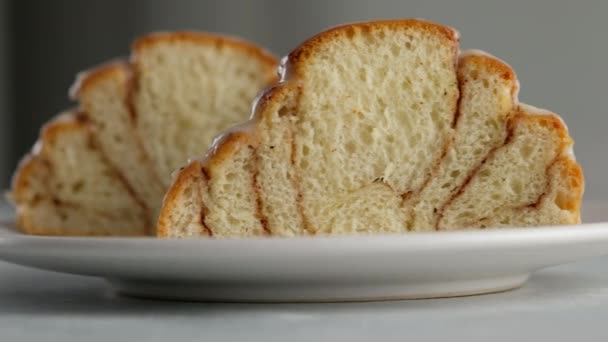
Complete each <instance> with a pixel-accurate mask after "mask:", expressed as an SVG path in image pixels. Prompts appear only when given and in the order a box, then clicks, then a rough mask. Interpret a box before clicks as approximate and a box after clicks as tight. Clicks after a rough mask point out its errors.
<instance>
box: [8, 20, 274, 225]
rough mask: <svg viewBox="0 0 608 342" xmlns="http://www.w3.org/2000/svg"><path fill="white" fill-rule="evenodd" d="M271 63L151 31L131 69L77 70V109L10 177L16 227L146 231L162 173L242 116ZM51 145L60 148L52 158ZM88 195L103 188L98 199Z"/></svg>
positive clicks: (262, 56) (241, 47) (228, 44)
mask: <svg viewBox="0 0 608 342" xmlns="http://www.w3.org/2000/svg"><path fill="white" fill-rule="evenodd" d="M277 63H278V62H277V60H276V59H275V58H274V57H273V56H271V55H270V54H268V53H267V52H265V51H264V50H262V49H261V48H259V47H257V46H255V45H253V44H250V43H247V42H244V41H240V40H237V39H233V38H228V37H224V36H217V35H209V34H202V33H193V32H176V33H158V34H151V35H148V36H145V37H143V38H140V39H139V40H137V41H136V42H135V44H134V45H133V53H132V58H131V61H130V63H128V62H124V61H115V62H111V63H107V64H105V65H103V66H100V67H98V68H95V69H93V70H91V71H88V72H84V73H82V74H80V75H79V76H78V77H77V80H76V82H75V83H74V85H73V87H72V89H71V91H70V93H71V96H72V98H73V99H75V100H76V101H78V104H79V105H78V108H77V109H76V110H75V112H77V113H72V114H69V115H66V116H62V119H60V120H55V121H53V122H52V123H51V124H49V125H48V127H47V128H46V129H44V130H43V132H42V133H41V141H42V144H41V146H47V145H48V148H42V149H38V150H36V149H35V150H34V151H33V153H32V154H31V155H30V156H27V157H26V158H25V161H24V162H22V164H21V166H20V167H19V168H18V170H17V172H16V174H15V177H14V182H13V189H12V193H11V197H12V199H13V201H14V202H15V204H16V207H17V213H18V222H19V225H20V227H21V228H22V229H23V230H24V231H25V232H28V233H32V234H45V235H46V234H53V235H142V234H150V235H155V222H156V219H157V215H158V210H159V208H160V204H161V203H162V197H163V195H164V193H165V190H166V189H167V187H168V186H169V183H170V179H171V177H170V174H171V170H174V169H176V168H178V167H179V166H181V165H183V163H184V162H185V161H186V160H187V159H188V157H189V156H192V155H194V154H197V153H200V146H204V145H207V144H209V143H210V142H211V139H212V137H213V136H214V135H215V134H216V132H217V131H218V130H221V129H223V128H226V127H228V126H230V125H232V124H234V123H236V122H238V121H242V120H244V119H246V118H247V117H248V115H249V112H250V103H251V101H252V100H253V98H254V97H255V95H256V94H257V93H258V92H259V91H260V90H261V89H263V88H264V87H265V86H266V85H268V84H270V83H272V82H274V81H276V71H275V70H276V65H277ZM66 118H67V119H66ZM85 140H86V141H87V142H88V143H87V144H84V143H83V141H85ZM51 141H57V142H61V144H60V146H61V149H62V152H61V153H54V152H53V151H55V147H54V146H55V145H54V144H53V143H51ZM66 158H71V159H69V161H68V160H67V159H66ZM44 165H46V166H48V167H46V168H47V169H48V170H42V169H43V166H44ZM100 174H103V175H104V176H105V177H106V178H108V179H106V180H102V179H101V178H100ZM110 181H111V182H110ZM109 183H113V184H114V185H112V186H110V185H109ZM52 184H57V185H56V186H50V185H52ZM41 185H44V187H43V186H41ZM58 187H59V188H60V189H59V188H58ZM98 188H99V189H98ZM96 189H98V190H101V189H107V191H108V196H107V198H105V197H104V196H100V194H99V193H97V192H96V191H97V190H96ZM110 193H111V195H110ZM119 193H120V195H118V194H119ZM39 198H44V199H49V201H48V203H46V202H44V203H42V202H39V201H38V199H39ZM42 204H43V206H41V205H42ZM66 208H73V210H72V209H70V210H68V209H66ZM123 212H124V215H123ZM142 212H143V214H142ZM96 213H100V215H96ZM102 216H103V219H102V218H101V217H102ZM104 220H105V221H104Z"/></svg>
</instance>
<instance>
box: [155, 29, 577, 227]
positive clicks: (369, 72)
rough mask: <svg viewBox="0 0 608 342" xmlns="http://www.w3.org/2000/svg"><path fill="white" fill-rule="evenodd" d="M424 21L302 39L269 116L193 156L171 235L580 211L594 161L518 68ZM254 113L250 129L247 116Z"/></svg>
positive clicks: (175, 204) (171, 207)
mask: <svg viewBox="0 0 608 342" xmlns="http://www.w3.org/2000/svg"><path fill="white" fill-rule="evenodd" d="M458 39H459V37H458V33H457V32H456V31H455V30H453V29H451V28H448V27H445V26H442V25H438V24H433V23H430V22H425V21H420V20H393V21H378V22H369V23H360V24H352V25H346V26H341V27H337V28H334V29H331V30H329V31H326V32H323V33H321V34H319V35H317V36H315V37H313V38H311V39H309V40H308V41H306V42H305V43H304V44H302V45H301V46H299V47H298V48H297V49H295V50H294V51H293V52H291V53H290V54H289V56H288V58H287V59H286V63H285V65H284V67H283V68H282V81H283V82H281V83H279V84H277V85H276V86H275V87H272V88H270V89H269V90H268V91H267V92H266V93H265V94H264V95H263V96H262V97H261V98H260V100H259V101H258V102H257V104H256V105H255V113H256V116H255V117H254V118H252V120H251V121H250V122H249V123H248V125H247V126H242V127H241V128H240V129H238V130H234V131H232V132H228V133H226V134H225V136H224V137H223V139H220V140H218V141H217V143H216V144H215V145H214V146H212V148H211V149H210V151H209V153H208V155H207V156H206V157H205V158H203V159H202V160H195V161H193V162H191V163H190V164H189V165H187V166H186V167H185V168H183V169H182V170H181V171H180V172H179V173H178V174H177V175H176V177H175V180H174V183H173V185H172V186H171V188H170V189H169V192H168V194H167V195H166V197H165V200H164V205H163V208H162V210H161V214H160V217H159V221H158V234H159V236H161V237H191V236H213V237H235V236H261V235H273V236H298V235H335V234H352V233H385V232H386V233H388V232H406V231H429V230H431V231H432V230H451V229H465V228H483V227H499V226H529V225H545V224H567V223H577V222H579V221H580V216H579V210H580V202H581V198H582V192H583V175H582V171H581V169H580V167H579V165H578V164H577V163H576V162H575V160H574V158H573V155H572V153H571V147H572V139H571V138H570V137H569V135H568V131H567V128H566V126H565V125H564V124H563V122H562V121H561V120H560V119H559V117H558V116H556V115H555V114H551V113H547V112H539V111H538V110H535V109H533V108H532V107H529V106H526V105H523V104H520V103H518V100H517V93H518V82H517V79H516V76H515V73H514V72H513V71H512V69H511V68H510V67H509V66H508V65H506V64H505V63H504V62H502V61H500V60H498V59H497V58H495V57H492V56H490V55H487V54H484V53H480V52H469V53H463V54H460V53H459V50H458ZM244 127H246V128H244Z"/></svg>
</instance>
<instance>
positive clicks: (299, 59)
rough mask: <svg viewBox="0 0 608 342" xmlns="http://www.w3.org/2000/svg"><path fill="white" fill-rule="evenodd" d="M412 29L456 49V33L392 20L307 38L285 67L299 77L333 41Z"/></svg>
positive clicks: (423, 23) (344, 27) (414, 21)
mask: <svg viewBox="0 0 608 342" xmlns="http://www.w3.org/2000/svg"><path fill="white" fill-rule="evenodd" d="M412 28H414V29H422V30H424V31H427V32H429V33H432V34H436V35H438V36H441V37H443V38H444V39H445V41H446V44H449V45H451V46H452V47H453V48H454V49H455V50H456V49H457V48H458V40H459V33H458V31H456V30H454V29H452V28H450V27H447V26H444V25H440V24H436V23H433V22H430V21H425V20H419V19H394V20H378V21H372V22H358V23H352V24H346V25H340V26H336V27H333V28H330V29H328V30H326V31H323V32H321V33H319V34H317V35H315V36H313V37H311V38H309V39H308V40H306V41H305V42H303V43H302V44H301V45H300V46H298V47H297V48H296V49H295V50H293V51H292V52H291V53H290V54H289V55H288V59H287V64H288V65H287V66H286V67H287V68H288V69H289V70H288V72H289V74H290V75H292V74H293V75H301V74H302V73H303V72H305V71H304V69H305V68H306V61H307V60H308V58H309V57H310V56H311V55H313V54H314V53H315V52H316V51H317V50H318V49H319V48H321V47H323V46H324V45H326V44H327V43H329V42H331V41H333V40H335V39H339V38H342V37H352V36H354V35H355V33H357V32H363V33H366V32H373V31H380V30H393V31H399V30H410V29H412ZM289 77H292V76H289ZM294 77H297V76H294Z"/></svg>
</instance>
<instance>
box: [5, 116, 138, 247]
mask: <svg viewBox="0 0 608 342" xmlns="http://www.w3.org/2000/svg"><path fill="white" fill-rule="evenodd" d="M90 128H91V127H90V125H89V123H88V122H87V121H86V119H85V118H84V117H83V116H80V115H78V114H77V113H75V112H73V111H72V112H66V113H63V114H61V115H59V116H58V117H56V118H54V119H53V120H52V121H50V122H49V123H47V124H46V125H45V126H44V127H43V128H42V130H41V133H40V140H39V142H38V143H37V144H36V146H35V148H34V149H33V150H32V152H31V153H30V154H29V155H28V156H26V157H25V158H24V159H23V160H22V162H21V163H20V165H19V168H18V170H17V172H16V174H15V177H14V179H13V191H12V193H11V196H12V200H13V201H15V202H16V203H18V205H17V223H18V225H19V227H20V228H21V229H23V230H24V231H25V232H26V233H29V234H43V235H114V234H115V233H116V232H120V234H121V235H143V234H144V233H145V232H146V229H149V227H150V223H149V222H148V221H147V219H148V218H147V216H146V212H145V210H144V207H143V205H142V204H141V203H138V202H137V200H136V199H135V197H134V196H132V195H131V192H132V189H131V188H130V187H129V185H128V184H127V183H126V181H125V179H123V178H122V176H121V175H120V174H119V173H118V172H117V171H116V170H115V169H114V168H113V167H112V166H111V164H110V163H108V161H107V159H106V157H105V155H104V154H103V153H101V151H100V150H99V148H98V147H97V146H96V144H95V140H94V139H93V135H92V133H91V129H90Z"/></svg>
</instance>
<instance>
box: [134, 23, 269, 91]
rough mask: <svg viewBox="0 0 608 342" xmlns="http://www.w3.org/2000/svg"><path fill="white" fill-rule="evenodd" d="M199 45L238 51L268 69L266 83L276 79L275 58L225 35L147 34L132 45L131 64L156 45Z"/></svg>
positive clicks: (253, 45) (260, 49)
mask: <svg viewBox="0 0 608 342" xmlns="http://www.w3.org/2000/svg"><path fill="white" fill-rule="evenodd" d="M166 43H169V44H184V43H186V44H187V43H192V44H200V45H204V46H214V47H216V48H229V49H235V50H239V51H241V52H243V53H245V54H247V55H249V56H251V57H253V58H256V59H258V60H259V61H260V62H262V64H263V65H265V66H266V67H267V68H268V83H271V82H274V81H276V79H277V75H276V66H277V64H278V60H277V58H276V57H275V56H274V55H272V54H271V53H270V52H268V51H266V50H264V49H262V48H261V47H259V46H257V45H255V44H253V43H250V42H248V41H245V40H242V39H239V38H236V37H230V36H227V35H219V34H212V33H202V32H192V31H181V32H158V33H152V34H148V35H146V36H144V37H141V38H139V39H138V40H136V41H135V43H133V46H132V54H131V62H132V63H133V64H135V65H137V55H138V53H139V52H140V51H142V50H143V49H146V48H149V47H152V46H154V45H157V44H166Z"/></svg>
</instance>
